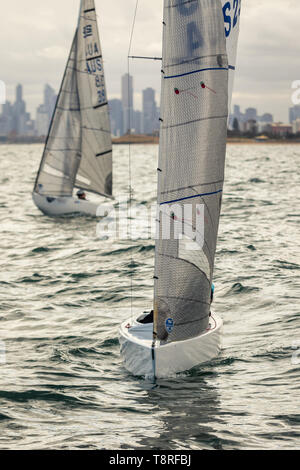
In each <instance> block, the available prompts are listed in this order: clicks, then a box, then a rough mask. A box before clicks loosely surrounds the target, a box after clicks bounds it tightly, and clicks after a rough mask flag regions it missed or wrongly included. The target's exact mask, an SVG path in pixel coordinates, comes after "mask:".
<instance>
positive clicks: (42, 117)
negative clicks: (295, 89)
mask: <svg viewBox="0 0 300 470" xmlns="http://www.w3.org/2000/svg"><path fill="white" fill-rule="evenodd" d="M120 82H121V83H120V86H121V97H120V99H116V98H114V99H112V100H109V108H110V120H111V130H112V135H114V136H116V137H119V136H122V135H125V134H127V133H128V132H129V130H130V132H132V133H135V134H147V135H158V133H159V107H158V106H157V102H156V91H155V90H154V89H153V88H151V87H147V88H145V89H144V90H143V91H142V96H143V101H142V110H141V111H140V110H137V109H136V108H135V106H134V97H135V89H134V78H133V77H132V76H131V75H128V73H125V74H124V75H123V76H122V77H121V80H120ZM43 95H44V98H43V103H42V104H40V105H39V106H38V107H37V109H36V113H35V116H32V115H31V114H30V113H29V112H28V110H27V102H26V100H25V99H24V93H23V85H22V84H18V85H16V87H15V100H14V101H11V102H10V101H6V103H5V104H4V105H2V113H1V114H0V137H2V138H3V137H5V136H9V135H10V134H12V133H15V134H16V135H19V136H22V135H23V136H33V137H34V136H35V137H38V136H46V135H47V133H48V129H49V125H50V122H51V118H52V114H53V111H54V108H55V103H56V99H57V95H56V93H55V90H54V89H53V88H52V87H51V86H50V85H49V84H46V85H45V86H44V94H43ZM288 114H289V123H287V121H286V122H282V121H276V120H274V116H273V115H272V114H271V113H270V112H268V110H264V111H263V113H262V114H259V112H258V109H257V108H254V107H247V108H246V109H245V112H243V111H241V106H240V105H238V104H235V103H233V106H232V113H230V115H229V120H228V128H229V129H231V130H239V131H241V132H246V133H247V132H254V133H257V134H259V133H263V132H266V133H269V134H272V133H273V131H274V132H275V134H276V132H277V131H278V132H279V133H280V132H282V133H283V135H285V134H288V133H294V134H296V133H297V132H299V131H300V105H294V106H292V107H290V108H289V111H288ZM129 116H130V118H129ZM34 117H35V119H34ZM129 123H130V125H129ZM129 127H130V129H129ZM276 128H277V130H276Z"/></svg>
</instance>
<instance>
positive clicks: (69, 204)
mask: <svg viewBox="0 0 300 470" xmlns="http://www.w3.org/2000/svg"><path fill="white" fill-rule="evenodd" d="M74 188H77V189H78V190H79V193H78V199H77V197H74V196H73V191H74ZM85 191H88V192H91V193H95V194H97V195H101V196H104V197H106V198H112V140H111V129H110V120H109V112H108V102H107V94H106V86H105V79H104V68H103V59H102V51H101V45H100V40H99V32H98V25H97V15H96V10H95V3H94V0H81V3H80V12H79V20H78V26H77V29H76V32H75V36H74V40H73V43H72V47H71V51H70V55H69V58H68V62H67V65H66V69H65V73H64V77H63V80H62V84H61V88H60V92H59V95H58V98H57V102H56V107H55V111H54V114H53V118H52V122H51V125H50V129H49V133H48V136H47V140H46V144H45V149H44V153H43V157H42V160H41V164H40V168H39V171H38V174H37V178H36V181H35V185H34V190H33V201H34V202H35V204H36V205H37V207H38V208H39V209H40V210H41V211H42V212H43V213H45V214H47V215H52V216H63V215H68V214H76V213H79V214H87V215H96V212H97V207H98V204H97V203H94V202H90V201H88V200H85V199H84V198H82V197H81V194H82V193H83V192H85ZM83 197H84V196H83Z"/></svg>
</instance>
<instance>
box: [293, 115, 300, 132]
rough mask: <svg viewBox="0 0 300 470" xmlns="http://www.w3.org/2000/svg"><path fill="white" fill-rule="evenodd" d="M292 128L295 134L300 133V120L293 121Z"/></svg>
mask: <svg viewBox="0 0 300 470" xmlns="http://www.w3.org/2000/svg"><path fill="white" fill-rule="evenodd" d="M292 126H293V133H294V134H298V133H300V119H296V120H295V121H293V124H292Z"/></svg>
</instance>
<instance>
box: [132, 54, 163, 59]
mask: <svg viewBox="0 0 300 470" xmlns="http://www.w3.org/2000/svg"><path fill="white" fill-rule="evenodd" d="M128 59H148V60H162V57H144V56H140V55H129V56H128Z"/></svg>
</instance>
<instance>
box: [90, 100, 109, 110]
mask: <svg viewBox="0 0 300 470" xmlns="http://www.w3.org/2000/svg"><path fill="white" fill-rule="evenodd" d="M106 105H108V103H107V102H106V103H102V104H97V106H93V108H94V109H98V108H102V106H106Z"/></svg>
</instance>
